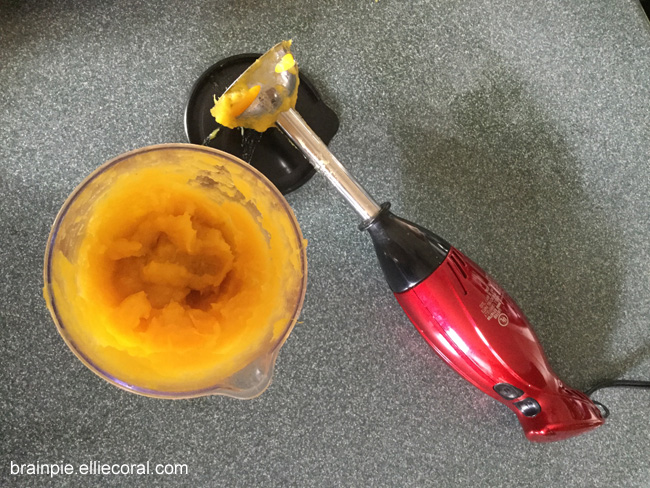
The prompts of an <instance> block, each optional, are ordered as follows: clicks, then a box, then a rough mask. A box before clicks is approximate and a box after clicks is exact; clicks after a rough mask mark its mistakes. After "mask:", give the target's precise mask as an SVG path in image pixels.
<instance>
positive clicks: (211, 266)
mask: <svg viewBox="0 0 650 488" xmlns="http://www.w3.org/2000/svg"><path fill="white" fill-rule="evenodd" d="M225 173H230V174H228V175H227V176H228V179H229V180H230V181H231V182H234V184H235V186H234V187H233V186H232V185H231V186H230V187H227V186H226V185H222V182H220V181H219V178H220V177H221V176H224V175H225ZM225 173H224V172H223V170H222V171H221V173H219V172H214V173H212V174H210V176H209V178H208V177H202V178H195V179H194V180H193V181H192V182H191V184H188V180H190V179H191V176H189V175H190V172H189V171H187V172H184V171H183V170H182V169H181V170H179V169H178V167H175V169H173V170H169V169H167V170H166V169H165V168H160V167H155V168H146V169H142V170H139V171H137V172H135V173H134V174H130V175H129V176H128V178H127V177H119V178H117V179H116V181H114V182H113V183H112V184H111V186H110V189H109V190H108V191H107V192H106V194H105V195H104V196H103V197H102V198H101V199H99V201H97V202H96V203H95V204H94V206H93V208H92V210H91V212H92V216H91V218H90V219H89V222H88V224H87V228H86V230H85V232H84V238H83V240H82V241H81V244H80V247H79V250H78V253H77V257H76V259H74V260H73V261H71V260H69V259H68V258H67V257H66V256H64V255H63V253H62V252H58V253H56V255H55V256H54V257H53V269H54V270H55V273H56V274H58V275H59V276H61V277H62V278H61V280H59V281H57V282H54V283H53V293H54V298H55V299H56V301H57V307H58V308H59V314H60V315H61V317H62V319H63V322H64V324H65V328H66V332H67V334H68V335H69V338H70V339H71V340H72V341H73V342H74V343H75V344H77V345H78V346H79V349H80V350H83V351H84V354H85V355H86V356H87V357H88V359H90V360H91V361H92V362H94V363H95V364H96V365H97V366H98V367H100V368H101V369H104V370H105V371H107V372H109V373H110V374H111V375H113V376H115V377H118V378H119V379H120V380H122V381H126V382H129V383H133V384H136V385H138V386H141V387H144V388H151V389H161V390H164V391H169V390H183V391H187V390H189V389H192V388H195V389H196V388H205V387H207V386H213V385H214V384H215V382H217V381H219V380H221V379H223V378H227V377H228V376H229V375H231V374H233V373H234V372H236V371H238V370H240V369H241V368H242V367H244V366H245V365H246V364H248V362H250V361H251V359H252V358H254V357H255V356H256V355H258V354H260V351H262V350H263V349H264V348H265V347H268V344H269V343H270V342H272V340H273V339H274V338H277V336H278V335H279V334H282V333H283V331H284V328H285V327H286V324H287V322H288V321H291V319H292V316H293V312H294V310H293V309H291V308H290V307H288V306H287V304H286V303H285V302H286V301H287V296H291V294H292V293H293V294H295V293H298V289H299V287H300V286H301V285H300V282H301V280H302V264H301V259H300V253H301V246H304V242H298V243H297V244H291V242H290V239H289V237H288V236H293V235H294V234H295V230H294V229H292V228H290V227H291V226H292V225H293V224H292V221H291V219H290V218H289V217H288V216H287V213H286V212H287V210H286V209H284V208H281V207H280V206H279V204H278V203H277V202H273V201H271V200H268V201H267V200H265V199H263V198H262V199H257V200H255V195H256V194H257V191H258V190H256V189H255V188H253V186H254V185H252V184H251V182H250V181H244V179H242V178H240V177H239V176H238V175H237V174H235V173H233V172H232V171H226V172H225ZM206 178H207V179H206ZM205 185H207V186H208V187H210V186H219V187H222V188H226V190H225V191H226V193H229V194H230V195H229V196H230V197H231V198H221V199H220V200H221V201H215V199H214V198H211V197H210V195H209V194H208V193H206V192H205V188H204V186H205ZM294 296H295V295H294Z"/></svg>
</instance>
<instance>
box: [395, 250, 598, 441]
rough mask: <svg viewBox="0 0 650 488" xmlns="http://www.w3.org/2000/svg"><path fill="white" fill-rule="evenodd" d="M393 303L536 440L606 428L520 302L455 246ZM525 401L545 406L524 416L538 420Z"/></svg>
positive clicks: (552, 439)
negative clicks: (555, 361)
mask: <svg viewBox="0 0 650 488" xmlns="http://www.w3.org/2000/svg"><path fill="white" fill-rule="evenodd" d="M395 296H396V297H397V300H398V302H399V303H400V305H401V306H402V308H403V309H404V311H405V312H406V313H407V315H408V317H409V318H410V319H411V321H412V322H413V324H414V325H415V327H416V328H417V329H418V331H419V332H420V333H421V334H422V336H423V337H424V338H425V339H426V340H427V342H428V343H429V344H430V345H431V347H432V348H433V349H434V350H435V351H436V352H437V353H438V354H439V355H440V356H441V357H442V359H444V360H445V362H446V363H447V364H448V365H449V366H451V367H452V368H453V369H454V370H456V371H457V372H458V373H459V374H460V375H461V376H463V377H464V378H465V379H466V380H468V381H469V382H470V383H472V384H473V385H474V386H476V387H477V388H479V389H480V390H482V391H483V392H485V393H486V394H488V395H490V396H491V397H493V398H495V399H496V400H498V401H500V402H501V403H503V404H505V405H507V406H508V407H509V408H510V409H511V410H512V411H513V412H515V414H517V417H518V418H519V422H520V423H521V426H522V427H523V429H524V432H525V434H526V437H527V438H528V439H530V440H531V441H537V442H549V441H556V440H561V439H566V438H569V437H573V436H576V435H579V434H582V433H584V432H587V431H589V430H591V429H594V428H596V427H598V426H599V425H602V424H603V422H604V419H603V417H602V415H601V413H600V410H599V409H598V407H597V406H596V405H595V404H594V403H593V402H592V401H591V400H590V399H589V397H587V396H586V395H585V394H584V393H582V392H580V391H578V390H574V389H572V388H569V387H567V386H566V385H565V384H564V383H562V381H561V380H560V379H559V378H558V377H557V376H556V375H555V373H553V371H552V369H551V367H550V366H549V364H548V360H547V359H546V356H545V355H544V352H543V351H542V348H541V345H540V343H539V341H538V340H537V337H536V336H535V333H534V332H533V330H532V328H531V327H530V325H529V323H528V321H527V319H526V317H525V316H524V314H523V313H522V312H521V310H520V309H519V307H518V306H517V305H516V304H515V302H514V301H513V300H512V299H511V298H510V297H509V296H508V295H507V294H506V293H505V292H504V291H503V290H502V289H501V288H500V287H499V286H498V285H497V284H496V283H495V282H494V281H493V280H492V279H491V278H489V277H488V276H487V275H486V273H485V272H484V271H483V270H481V268H479V267H478V266H477V265H476V264H475V263H473V262H472V261H471V260H470V259H468V258H467V257H466V256H464V255H463V254H462V253H461V252H460V251H458V250H457V249H454V248H453V247H452V248H451V249H450V251H449V254H448V255H447V257H446V258H445V260H444V262H443V263H442V264H441V265H440V266H439V267H438V268H437V269H436V270H435V271H434V272H433V273H432V274H431V275H430V276H429V277H428V278H426V279H425V280H424V281H422V282H420V283H418V284H417V285H415V286H414V287H413V288H411V289H409V290H408V291H405V292H403V293H395ZM498 384H507V385H511V386H512V387H514V388H515V390H514V391H515V392H516V393H514V394H515V395H516V394H518V392H517V390H516V389H518V390H521V392H523V393H522V394H521V395H520V396H518V397H517V398H512V399H507V398H504V397H503V396H501V395H500V394H499V393H497V391H495V389H494V387H495V385H498ZM511 390H512V389H511ZM509 396H512V394H511V395H509ZM527 399H532V400H534V402H537V404H538V405H539V408H533V409H532V411H531V410H530V409H529V410H526V409H523V410H524V411H526V413H527V414H528V415H533V416H527V415H525V414H524V413H523V412H522V409H521V406H519V407H518V406H517V405H518V404H519V405H521V404H520V403H519V402H522V401H523V400H526V402H528V403H530V400H527ZM526 402H524V403H526ZM534 402H533V404H534Z"/></svg>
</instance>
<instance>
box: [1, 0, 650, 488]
mask: <svg viewBox="0 0 650 488" xmlns="http://www.w3.org/2000/svg"><path fill="white" fill-rule="evenodd" d="M284 38H293V40H294V43H295V44H294V46H295V53H296V56H297V57H298V59H299V62H300V64H301V67H302V69H303V70H304V71H305V72H307V73H308V74H309V75H310V77H311V78H312V79H313V81H314V82H315V84H316V85H317V86H318V88H319V89H320V90H321V91H322V93H323V94H324V97H325V99H326V101H327V103H328V104H330V105H331V106H332V107H333V108H334V110H335V111H336V112H337V113H338V114H339V117H340V120H341V127H340V130H339V133H338V134H337V135H336V137H335V138H334V140H333V141H332V144H331V147H332V149H333V151H334V152H335V153H336V154H337V155H338V156H339V158H340V159H341V160H342V161H343V162H344V163H345V164H347V166H348V167H349V169H350V170H351V171H352V172H353V173H354V174H355V175H356V176H357V177H358V179H359V180H360V181H362V182H363V183H364V185H365V186H366V187H367V189H368V190H369V191H370V192H371V193H372V194H374V195H376V196H377V197H378V198H379V199H390V200H391V201H392V203H393V208H394V209H395V210H396V211H397V212H398V213H399V214H401V215H403V216H405V217H407V218H409V219H411V220H414V221H416V222H419V223H420V224H422V225H424V226H426V227H429V228H431V229H433V230H434V231H436V232H437V233H439V234H441V235H443V236H445V237H446V238H447V239H449V240H450V241H451V242H452V243H454V244H455V245H456V246H457V247H459V248H460V249H462V250H463V251H465V252H466V254H468V255H469V256H470V257H472V258H473V259H474V260H475V261H477V262H478V263H480V264H481V265H482V266H483V267H484V268H485V269H486V270H487V271H488V272H489V273H491V274H492V275H493V276H494V277H495V278H496V280H497V281H499V282H500V283H501V284H502V285H503V287H504V288H505V289H507V290H508V291H509V292H510V294H511V295H512V296H513V297H514V298H515V300H517V302H518V303H519V305H520V306H521V308H522V309H523V310H524V311H525V312H526V314H527V315H528V317H529V319H530V321H531V322H532V323H533V324H534V326H535V329H536V332H537V334H538V336H539V338H540V340H541V342H542V344H543V346H544V348H545V350H546V353H547V355H548V357H549V361H550V362H551V364H552V365H553V367H554V369H555V370H556V372H557V373H558V375H559V376H560V377H561V378H563V379H564V380H565V381H566V382H567V383H568V384H570V385H572V386H574V387H577V388H585V387H587V386H589V385H591V384H592V383H594V382H595V381H597V380H600V379H602V378H613V377H636V378H646V379H648V378H650V166H649V164H648V163H649V159H650V83H649V82H648V80H649V79H650V28H649V24H648V20H647V18H646V17H645V15H644V13H643V11H642V10H641V8H640V6H639V4H638V3H637V2H636V1H635V0H586V1H581V2H576V1H569V0H566V1H561V0H549V1H546V2H539V1H532V0H525V1H518V2H513V1H505V0H490V1H487V0H486V1H469V2H468V1H458V0H453V1H452V0H446V1H433V0H430V1H425V0H420V1H406V0H379V1H378V2H375V1H374V0H356V1H354V2H352V1H342V0H339V1H331V2H323V1H318V2H317V1H311V0H301V1H298V0H277V1H269V0H259V1H250V0H237V1H234V0H231V1H219V2H208V1H191V0H190V1H186V2H150V1H143V2H126V1H122V0H117V1H112V2H82V1H56V2H55V1H36V0H27V1H18V0H16V1H7V0H0V121H1V122H0V140H1V141H2V142H1V144H0V188H1V198H0V216H1V217H0V219H1V222H0V273H1V278H2V279H1V282H0V286H1V292H0V358H1V359H0V484H2V485H6V486H22V485H25V486H46V485H52V486H57V485H62V484H66V485H71V486H89V485H94V486H99V485H107V486H133V485H144V484H145V481H143V478H132V477H128V476H118V475H113V476H95V477H88V476H87V477H82V476H59V477H56V478H54V479H53V480H50V479H49V478H47V477H39V476H22V477H21V476H12V475H11V474H10V466H11V463H12V462H13V463H35V462H41V463H44V462H58V463H61V462H64V463H65V462H67V463H73V464H75V465H78V464H80V463H85V462H88V461H90V460H97V461H101V462H107V463H125V462H143V461H146V460H151V462H173V463H186V464H187V465H188V467H189V473H188V474H187V475H177V476H168V477H153V476H152V477H151V478H148V479H146V483H147V484H149V485H151V484H152V483H153V484H155V485H169V486H228V487H231V486H233V487H234V486H238V487H253V486H473V487H478V486H481V487H495V486H513V485H516V486H528V487H538V486H563V487H564V486H571V487H573V486H585V487H586V486H589V487H592V486H599V487H648V486H650V422H649V421H648V416H649V414H650V393H648V392H643V391H629V390H609V391H603V392H602V393H600V394H599V397H598V398H599V399H600V400H602V401H603V402H605V403H606V404H607V405H608V406H609V407H610V409H611V410H612V417H611V418H610V420H609V421H608V422H607V424H606V425H605V426H603V427H601V428H599V429H597V430H596V431H594V432H592V433H589V434H587V435H584V436H582V437H578V438H575V439H572V440H569V441H565V442H561V443H556V444H550V445H534V444H531V443H529V442H528V441H526V440H525V438H524V437H523V434H522V432H521V429H520V427H519V424H518V422H517V420H516V418H515V416H514V415H513V414H512V413H511V412H510V411H509V410H507V409H506V408H505V407H504V406H502V405H501V404H499V403H497V402H495V401H493V400H492V399H490V398H488V397H487V396H485V395H483V394H482V393H480V392H479V391H478V390H476V389H475V388H473V387H472V386H471V385H469V384H468V383H466V382H465V381H463V380H462V379H461V378H460V377H459V376H457V375H456V374H455V373H454V372H453V371H451V370H450V369H448V368H447V367H446V366H445V365H444V364H443V362H442V361H441V360H440V359H438V358H437V357H436V356H435V355H434V354H433V353H432V352H431V351H430V350H429V348H428V346H427V345H426V344H425V343H424V341H423V340H421V339H420V337H419V335H418V334H417V332H416V331H415V330H414V328H413V326H412V325H411V324H410V323H409V322H408V320H407V319H406V317H405V316H404V314H403V313H402V312H401V310H400V308H399V307H398V305H397V303H396V302H395V300H394V298H393V297H392V296H391V294H390V292H389V290H388V288H387V286H386V285H385V283H384V281H383V278H382V275H381V271H380V269H379V267H378V266H377V264H376V258H375V256H374V253H373V250H372V245H371V243H370V241H369V239H368V237H367V236H366V235H364V234H362V233H360V232H358V231H357V230H356V219H355V216H354V215H353V213H352V212H351V211H350V210H348V209H347V208H346V207H345V205H344V204H343V202H342V200H341V199H340V198H339V197H338V196H337V195H335V193H334V191H333V190H331V189H330V188H328V186H327V185H326V183H325V182H324V180H323V179H322V178H319V177H315V178H313V179H312V181H311V182H310V183H308V184H307V185H306V186H304V187H303V188H302V189H300V190H299V191H297V192H295V193H294V194H291V195H290V196H289V198H288V200H289V202H290V203H291V205H292V206H293V208H294V209H295V212H296V215H297V217H298V219H299V221H300V223H301V226H302V229H303V232H304V234H305V237H306V238H307V239H309V242H310V245H309V249H308V259H309V270H310V271H309V272H310V274H309V287H308V291H307V298H306V301H305V306H304V310H303V313H302V317H301V321H302V323H301V324H299V325H298V326H297V327H296V328H295V330H294V332H293V333H292V335H291V337H290V338H289V340H288V342H287V343H286V345H285V347H284V348H283V349H282V351H281V354H280V357H279V361H278V364H277V369H276V374H275V379H274V382H273V384H272V385H271V387H270V388H269V389H268V390H267V391H266V392H265V393H264V394H263V395H262V396H261V397H260V398H258V399H256V400H253V401H236V400H232V399H228V398H223V397H208V398H201V399H196V400H189V401H176V402H170V401H161V400H152V399H148V398H144V397H139V396H136V395H132V394H129V393H126V392H123V391H121V390H119V389H117V388H115V387H113V386H111V385H109V384H108V383H105V382H103V381H101V380H100V379H99V378H97V377H96V376H95V375H94V374H93V373H91V372H90V371H89V370H87V369H86V368H85V367H84V366H83V365H82V364H81V363H80V362H79V361H78V360H77V359H76V358H75V357H74V356H73V355H72V354H71V353H70V351H69V350H68V348H67V347H66V346H65V344H64V343H63V341H62V340H61V338H60V337H59V335H58V333H57V332H56V329H55V327H54V325H53V323H52V321H51V319H50V317H49V314H48V312H47V310H46V308H45V305H44V302H43V299H42V297H41V287H42V263H43V253H44V249H45V241H46V238H47V234H48V231H49V227H50V225H51V223H52V221H53V219H54V216H55V214H56V212H57V210H58V209H59V207H60V205H61V204H62V202H63V201H64V199H65V197H66V196H67V195H68V194H69V193H70V192H71V191H72V190H73V188H74V187H75V186H76V185H77V184H78V183H79V182H80V181H81V180H82V179H83V178H84V177H85V176H86V175H87V174H88V173H90V172H91V171H92V170H93V169H94V168H96V167H97V166H98V165H100V164H101V163H102V162H104V161H106V160H107V159H109V158H111V157H113V156H115V155H117V154H120V153H122V152H124V151H127V150H130V149H134V148H137V147H141V146H145V145H149V144H154V143H162V142H182V141H184V140H185V139H184V131H183V109H184V104H185V102H186V99H187V96H188V93H189V89H190V87H191V86H192V84H193V83H194V81H195V79H196V78H197V77H198V75H199V74H201V72H202V71H203V70H204V69H206V68H207V67H208V66H209V65H211V64H212V63H213V62H215V61H217V60H218V59H220V58H223V57H225V56H229V55H232V54H236V53H240V52H251V51H263V50H265V49H266V48H268V47H270V46H271V45H273V44H274V43H275V42H277V41H279V40H281V39H284Z"/></svg>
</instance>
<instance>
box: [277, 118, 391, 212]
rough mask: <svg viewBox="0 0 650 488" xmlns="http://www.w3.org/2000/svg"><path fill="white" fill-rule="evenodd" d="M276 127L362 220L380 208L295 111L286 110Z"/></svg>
mask: <svg viewBox="0 0 650 488" xmlns="http://www.w3.org/2000/svg"><path fill="white" fill-rule="evenodd" d="M276 125H277V127H278V128H279V129H280V130H281V131H282V132H284V133H285V134H286V135H287V137H289V139H291V141H292V142H293V143H294V144H295V145H296V146H297V147H298V149H300V150H301V152H302V153H303V154H304V155H305V156H306V157H307V159H308V160H309V162H310V163H311V164H313V165H314V167H315V168H316V169H317V170H318V172H319V173H321V174H322V175H323V176H325V177H326V178H327V179H328V180H329V181H330V183H332V185H334V186H335V187H336V189H337V190H338V191H339V193H340V194H341V195H343V198H345V199H346V200H347V202H348V203H349V204H350V205H351V206H352V208H354V210H355V211H356V212H357V213H358V214H359V215H360V216H361V218H362V219H363V220H367V219H370V218H372V217H375V216H376V215H377V214H378V213H379V211H380V209H381V207H380V206H379V205H378V204H377V202H375V200H374V199H373V198H372V197H371V196H370V195H368V192H366V190H364V189H363V187H362V186H361V185H360V184H359V183H358V182H357V180H355V179H354V177H352V176H351V175H350V173H348V172H347V170H346V169H345V168H344V167H343V165H342V164H341V163H340V162H339V160H338V159H336V157H334V155H333V154H332V153H331V152H330V150H329V149H328V148H327V146H326V145H325V143H324V142H323V141H321V139H320V138H319V137H318V136H317V135H316V134H315V133H314V131H313V130H311V128H310V127H309V126H308V125H307V123H306V122H305V121H304V120H303V118H302V117H301V116H300V114H299V113H298V112H296V111H295V110H294V109H292V108H291V109H289V110H287V111H285V112H282V113H281V114H280V115H279V116H278V119H277V121H276Z"/></svg>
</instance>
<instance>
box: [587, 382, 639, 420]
mask: <svg viewBox="0 0 650 488" xmlns="http://www.w3.org/2000/svg"><path fill="white" fill-rule="evenodd" d="M603 388H648V389H650V381H639V380H608V381H603V382H601V383H597V384H596V385H595V386H592V387H591V388H589V389H588V390H585V395H587V396H588V397H591V395H592V394H593V393H594V392H595V391H597V390H602V389H603ZM593 402H594V403H595V404H596V405H598V406H599V407H600V408H602V409H603V417H604V418H607V417H609V409H608V408H607V407H606V406H605V405H603V404H602V403H600V402H597V401H596V400H593Z"/></svg>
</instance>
